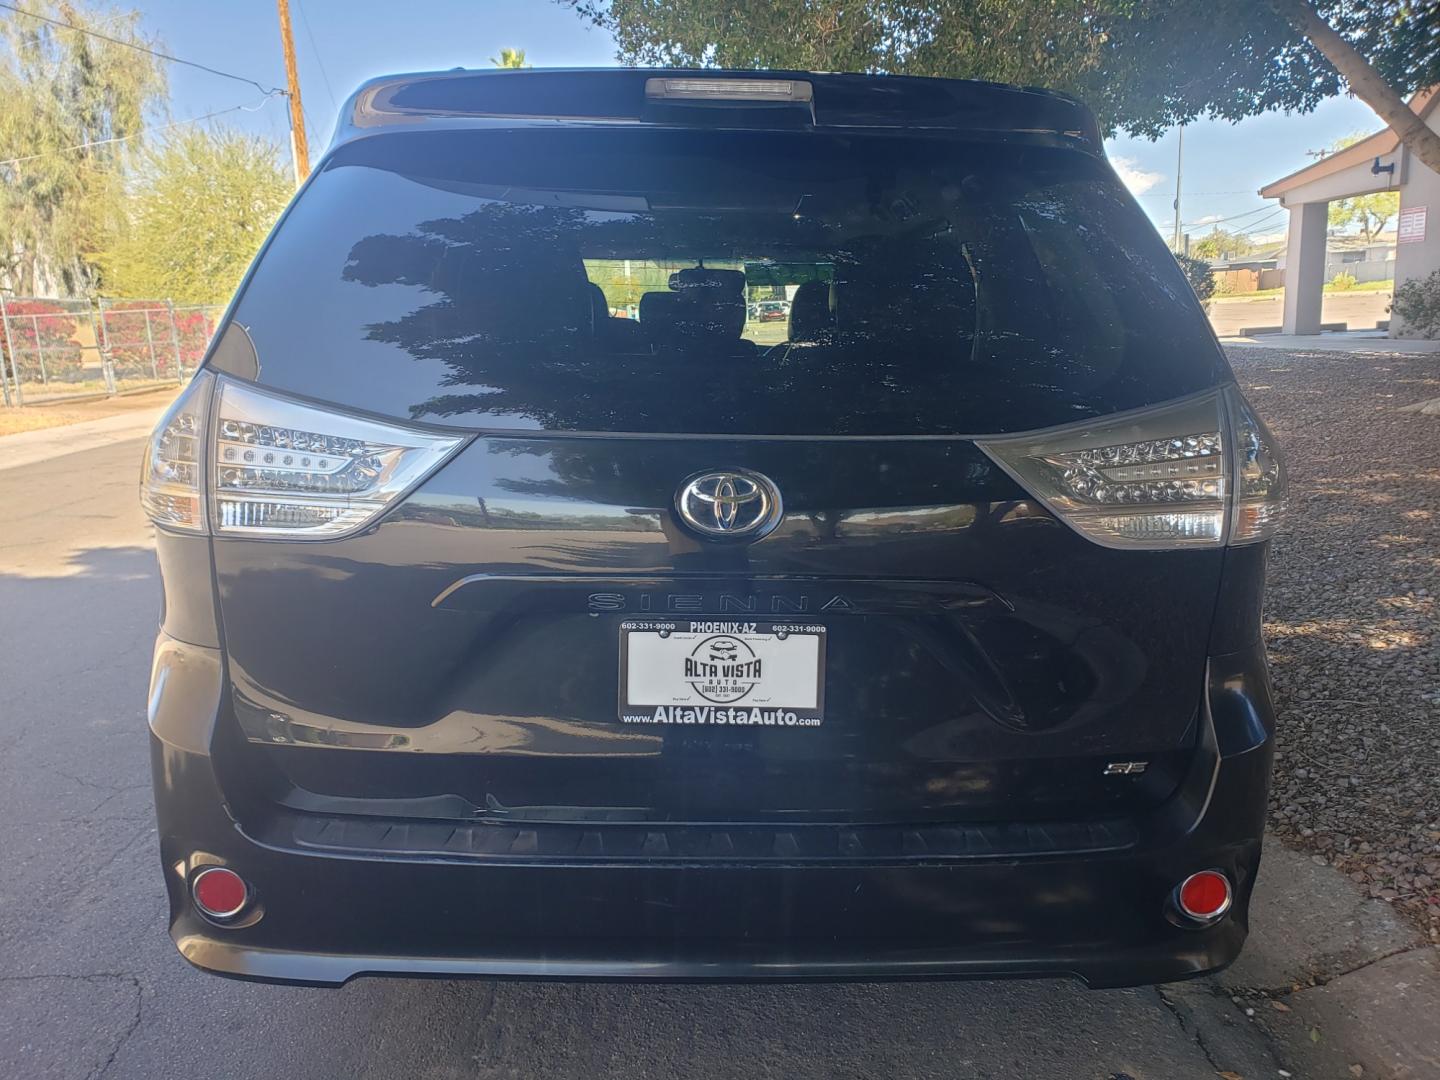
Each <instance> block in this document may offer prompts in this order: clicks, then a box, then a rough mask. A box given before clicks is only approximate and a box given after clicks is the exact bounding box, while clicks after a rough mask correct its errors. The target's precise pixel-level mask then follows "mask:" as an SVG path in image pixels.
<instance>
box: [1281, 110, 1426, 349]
mask: <svg viewBox="0 0 1440 1080" xmlns="http://www.w3.org/2000/svg"><path fill="white" fill-rule="evenodd" d="M1410 108H1412V109H1413V110H1415V112H1416V113H1418V114H1419V115H1420V116H1421V117H1423V118H1424V120H1425V122H1426V124H1427V125H1429V127H1430V129H1431V130H1432V131H1437V132H1440V87H1432V88H1431V89H1429V90H1425V91H1422V92H1421V93H1419V94H1416V95H1415V96H1414V97H1413V98H1411V99H1410ZM1376 191H1398V192H1399V193H1400V217H1399V219H1398V221H1397V222H1396V224H1395V231H1396V236H1395V283H1396V284H1397V285H1399V284H1400V283H1401V282H1402V281H1408V280H1410V279H1412V278H1422V277H1426V276H1427V275H1429V274H1431V273H1432V272H1434V271H1436V270H1440V175H1437V174H1436V173H1435V172H1434V171H1432V170H1431V169H1429V168H1428V167H1426V166H1425V165H1424V164H1422V163H1421V161H1420V159H1419V158H1417V157H1416V156H1415V155H1414V154H1412V153H1411V152H1410V151H1409V150H1407V149H1406V148H1405V147H1404V146H1403V145H1401V143H1400V139H1399V137H1398V136H1397V135H1396V134H1395V133H1394V132H1393V131H1391V130H1390V129H1389V128H1386V129H1385V130H1383V131H1379V132H1376V133H1375V134H1374V135H1371V136H1370V137H1369V138H1368V139H1362V140H1361V141H1360V142H1358V143H1356V144H1355V145H1354V146H1347V147H1346V148H1345V149H1344V150H1339V151H1337V152H1336V153H1333V154H1330V155H1329V156H1328V157H1324V158H1322V159H1320V160H1319V161H1317V162H1315V163H1314V164H1313V165H1307V166H1306V167H1305V168H1303V169H1301V170H1300V171H1298V172H1293V173H1291V174H1290V175H1289V176H1286V177H1283V178H1282V179H1279V180H1276V181H1275V182H1274V183H1272V184H1267V185H1266V186H1265V187H1263V188H1261V189H1260V194H1261V196H1262V197H1264V198H1267V199H1279V200H1280V205H1281V206H1284V207H1285V208H1286V209H1287V210H1289V211H1290V232H1289V238H1288V241H1287V244H1286V248H1285V322H1284V332H1285V333H1287V334H1314V333H1318V332H1319V330H1320V302H1321V298H1322V295H1323V290H1324V287H1325V273H1326V267H1325V247H1326V234H1327V221H1328V216H1329V214H1328V211H1329V204H1330V202H1331V200H1333V199H1348V198H1352V197H1354V196H1356V195H1369V194H1371V193H1373V192H1376ZM1390 336H1391V337H1408V336H1414V335H1413V334H1407V333H1406V331H1405V327H1404V326H1402V325H1400V324H1399V320H1398V319H1392V320H1391V323H1390Z"/></svg>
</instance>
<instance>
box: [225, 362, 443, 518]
mask: <svg viewBox="0 0 1440 1080" xmlns="http://www.w3.org/2000/svg"><path fill="white" fill-rule="evenodd" d="M212 430H213V432H214V438H213V440H212V445H213V454H214V457H213V458H212V461H211V469H212V473H211V477H212V479H211V499H212V503H213V506H212V510H211V515H212V517H213V520H214V526H215V532H216V534H217V535H221V534H227V533H233V534H237V535H245V536H275V537H293V538H300V539H306V538H314V539H333V538H334V537H337V536H342V535H344V534H346V533H351V532H354V531H355V530H357V529H361V528H363V527H365V526H366V525H368V524H370V523H371V522H372V521H374V520H375V519H376V518H377V517H379V516H380V515H381V514H382V513H384V512H385V509H386V507H388V506H389V505H390V504H391V503H392V502H394V501H395V499H396V498H398V497H399V496H400V495H402V494H403V493H405V492H406V491H408V490H409V489H410V488H411V487H413V486H414V485H415V484H417V483H419V482H420V480H422V479H423V478H424V477H425V476H426V475H427V474H429V473H430V472H432V471H433V470H434V469H435V468H437V467H438V466H439V465H440V464H441V462H443V461H444V460H445V459H446V458H447V457H449V456H450V454H451V453H453V452H454V451H455V449H456V448H457V447H459V446H460V444H461V443H462V442H464V441H465V440H464V439H462V438H460V437H458V436H454V435H440V434H436V433H433V432H428V431H422V430H417V429H415V428H411V427H406V426H402V425H399V424H389V423H384V422H381V421H378V420H369V419H363V418H361V417H357V416H351V415H349V414H347V413H342V412H337V411H335V410H332V409H327V408H323V407H321V406H318V405H310V404H302V403H300V402H298V401H292V400H290V399H288V398H282V397H277V396H276V395H274V394H271V393H268V392H266V391H263V390H258V389H256V388H255V387H252V386H247V385H245V384H243V383H236V382H231V381H230V380H228V379H225V380H221V382H220V386H219V390H218V393H217V395H216V402H215V418H214V422H213V425H212Z"/></svg>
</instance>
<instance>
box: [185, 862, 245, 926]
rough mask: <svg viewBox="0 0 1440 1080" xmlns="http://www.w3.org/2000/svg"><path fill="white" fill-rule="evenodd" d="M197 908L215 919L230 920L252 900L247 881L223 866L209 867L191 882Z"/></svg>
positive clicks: (191, 892) (191, 891)
mask: <svg viewBox="0 0 1440 1080" xmlns="http://www.w3.org/2000/svg"><path fill="white" fill-rule="evenodd" d="M190 894H191V895H192V896H194V897H195V906H196V907H198V908H199V909H200V910H201V911H203V912H204V913H205V914H206V915H209V916H210V917H211V918H214V919H229V918H232V917H234V916H236V915H238V914H240V912H241V910H242V909H243V908H244V907H245V905H246V903H248V902H249V900H250V889H249V888H248V887H247V886H246V884H245V879H244V878H242V877H241V876H240V875H239V874H237V873H235V871H234V870H226V869H225V868H224V867H223V866H207V867H206V868H205V869H204V870H201V871H200V872H199V873H198V874H196V875H195V877H194V880H192V881H191V882H190Z"/></svg>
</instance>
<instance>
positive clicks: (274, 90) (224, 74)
mask: <svg viewBox="0 0 1440 1080" xmlns="http://www.w3.org/2000/svg"><path fill="white" fill-rule="evenodd" d="M0 8H5V9H6V10H7V11H13V12H15V13H16V14H17V15H28V16H29V17H30V18H32V19H39V20H40V21H41V22H47V23H49V24H50V25H51V26H59V27H63V28H64V29H66V30H74V31H75V33H77V34H84V35H86V36H87V37H93V38H99V39H100V40H101V41H108V42H110V43H111V44H112V45H120V46H123V47H124V48H127V49H134V50H135V51H136V52H142V53H148V54H149V55H151V56H154V57H156V58H158V59H160V60H164V61H166V62H167V63H171V64H183V65H185V66H186V67H192V68H196V69H198V70H200V71H205V72H209V73H210V74H211V75H219V76H220V77H221V78H222V79H234V80H235V81H236V82H243V83H248V84H249V85H251V86H253V87H255V89H256V90H259V91H260V92H261V93H262V94H266V95H271V94H283V93H284V92H285V91H283V90H281V89H279V88H278V87H275V86H270V87H266V86H264V85H262V84H261V83H258V82H256V81H255V80H254V79H247V78H245V76H243V75H235V74H232V73H231V72H228V71H221V70H220V69H219V68H213V67H208V66H207V65H205V64H197V63H196V62H195V61H194V60H183V59H181V58H180V57H178V56H171V55H170V54H169V53H162V52H157V51H156V50H154V49H147V48H146V47H145V46H144V45H136V44H135V43H134V42H133V41H125V40H124V39H122V38H117V37H110V36H109V35H108V34H102V33H100V32H98V31H96V30H86V29H85V28H84V27H83V26H76V25H75V24H74V23H68V22H62V21H61V20H60V19H52V18H50V16H48V15H41V14H38V13H37V12H34V11H26V10H25V9H24V8H19V7H16V6H15V5H14V4H6V3H3V2H0Z"/></svg>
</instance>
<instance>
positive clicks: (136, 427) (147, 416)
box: [0, 400, 170, 475]
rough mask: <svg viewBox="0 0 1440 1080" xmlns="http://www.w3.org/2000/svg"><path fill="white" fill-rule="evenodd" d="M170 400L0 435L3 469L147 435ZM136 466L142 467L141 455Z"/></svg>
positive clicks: (1, 465)
mask: <svg viewBox="0 0 1440 1080" xmlns="http://www.w3.org/2000/svg"><path fill="white" fill-rule="evenodd" d="M169 404H170V403H169V401H168V400H167V401H165V402H163V403H160V404H155V405H147V406H145V407H144V408H136V409H130V410H128V411H126V412H122V413H116V414H115V415H113V416H105V417H101V418H100V419H98V420H85V421H82V422H80V423H78V424H65V425H63V426H60V427H48V428H41V429H40V430H38V431H21V432H17V433H16V434H14V435H4V436H0V470H3V469H14V468H18V467H20V466H22V465H30V464H33V463H34V462H37V461H49V460H51V459H53V458H57V457H61V456H63V455H65V454H74V453H78V452H79V451H81V450H94V449H96V448H97V447H101V446H109V445H110V444H111V443H116V442H121V441H122V440H125V439H140V438H144V437H145V436H146V435H148V434H150V431H151V429H152V428H154V426H155V423H156V421H158V420H159V419H160V417H161V416H163V415H164V413H165V410H166V409H167V408H169ZM137 454H138V452H137ZM136 469H137V470H138V469H139V464H138V458H137V464H136ZM137 475H138V472H137Z"/></svg>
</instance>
